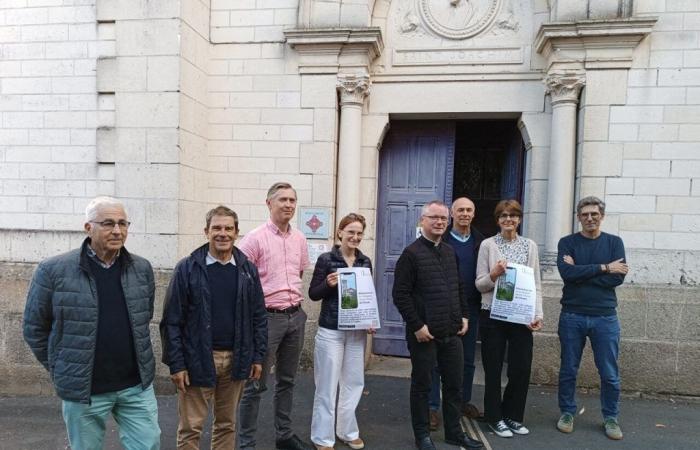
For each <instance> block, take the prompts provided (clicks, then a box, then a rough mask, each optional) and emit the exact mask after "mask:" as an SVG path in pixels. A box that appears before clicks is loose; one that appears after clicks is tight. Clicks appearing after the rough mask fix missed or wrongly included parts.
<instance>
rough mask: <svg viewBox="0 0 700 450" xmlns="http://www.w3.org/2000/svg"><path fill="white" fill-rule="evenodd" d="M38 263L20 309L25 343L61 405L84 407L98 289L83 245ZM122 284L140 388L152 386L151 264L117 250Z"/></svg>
mask: <svg viewBox="0 0 700 450" xmlns="http://www.w3.org/2000/svg"><path fill="white" fill-rule="evenodd" d="M89 242H90V239H89V238H87V239H85V241H83V244H82V246H81V247H80V248H79V249H75V250H72V251H70V252H67V253H64V254H61V255H58V256H54V257H52V258H49V259H46V260H44V261H42V262H41V263H40V264H39V265H38V266H37V268H36V271H35V272H34V275H33V277H32V281H31V283H30V285H29V293H28V295H27V304H26V306H25V308H24V340H25V341H27V344H28V345H29V347H30V348H31V350H32V352H33V353H34V356H36V359H37V360H39V362H40V363H41V364H42V365H43V366H44V368H46V370H48V371H49V373H50V375H51V379H52V381H53V385H54V388H55V389H56V394H57V395H58V396H59V397H60V398H62V399H63V400H68V401H72V402H81V403H89V402H90V390H91V386H92V371H93V364H94V361H95V344H96V342H97V319H98V314H97V307H98V301H97V286H96V284H95V280H94V278H93V276H92V274H91V273H90V265H89V261H88V258H89V256H88V255H87V245H88V243H89ZM119 258H120V259H121V263H122V272H121V284H122V290H123V291H124V299H125V300H126V307H127V311H128V313H129V321H130V323H131V332H132V335H133V336H134V346H135V347H136V348H135V351H136V362H137V364H138V369H139V375H140V376H141V386H142V387H143V388H144V389H145V388H147V387H148V386H150V385H151V383H153V378H154V376H155V358H154V356H153V349H152V347H151V334H150V330H149V324H150V322H151V319H152V318H153V300H154V298H155V283H154V281H153V269H152V268H151V264H150V263H149V262H148V261H147V260H145V259H144V258H141V257H139V256H136V255H133V254H130V253H129V252H128V251H127V250H126V249H125V248H122V249H121V252H120V254H119Z"/></svg>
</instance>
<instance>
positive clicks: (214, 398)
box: [177, 350, 245, 450]
mask: <svg viewBox="0 0 700 450" xmlns="http://www.w3.org/2000/svg"><path fill="white" fill-rule="evenodd" d="M232 360H233V352H231V351H220V350H214V367H215V368H216V386H215V387H213V388H209V387H196V386H188V387H187V391H186V392H184V393H183V392H178V397H177V409H178V414H179V416H180V420H179V423H178V427H177V448H178V450H198V449H199V438H200V437H201V435H202V428H203V426H204V422H206V420H207V416H208V415H209V406H210V405H211V404H213V410H214V420H213V422H214V424H213V427H212V433H211V448H212V450H223V449H226V450H231V449H233V448H234V445H235V441H236V410H237V409H238V403H239V402H240V400H241V393H242V392H243V386H245V380H232V379H231V365H232Z"/></svg>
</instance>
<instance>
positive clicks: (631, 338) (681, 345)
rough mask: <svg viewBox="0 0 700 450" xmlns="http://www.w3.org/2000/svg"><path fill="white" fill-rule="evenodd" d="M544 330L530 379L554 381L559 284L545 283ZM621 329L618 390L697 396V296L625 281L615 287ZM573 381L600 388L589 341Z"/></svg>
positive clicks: (683, 290) (684, 290) (682, 288)
mask: <svg viewBox="0 0 700 450" xmlns="http://www.w3.org/2000/svg"><path fill="white" fill-rule="evenodd" d="M543 289H544V299H543V300H544V315H545V328H544V330H543V332H541V333H537V334H536V335H535V346H534V359H533V364H532V382H533V383H541V384H552V385H556V384H557V382H558V375H559V338H558V336H557V320H558V317H559V311H560V305H559V299H560V298H561V284H560V283H558V282H545V283H544V286H543ZM617 294H618V300H619V310H618V314H619V317H620V325H621V328H622V332H621V335H622V341H621V344H620V360H619V364H620V376H621V379H622V389H623V390H624V391H632V392H655V393H663V394H680V395H691V396H698V395H700V388H699V387H698V384H697V382H696V380H695V379H694V377H693V374H695V373H697V371H698V370H700V357H699V355H700V332H698V330H699V329H700V328H699V327H698V324H699V323H700V299H698V298H697V289H696V288H693V287H687V286H676V287H665V286H664V287H662V286H658V285H638V286H634V285H629V284H626V285H624V286H623V287H621V288H618V290H617ZM578 384H579V386H582V387H591V388H600V378H599V376H598V372H597V370H596V367H595V364H594V362H593V354H592V352H591V349H590V343H589V344H587V346H586V349H585V350H584V357H583V360H582V363H581V370H580V372H579V378H578Z"/></svg>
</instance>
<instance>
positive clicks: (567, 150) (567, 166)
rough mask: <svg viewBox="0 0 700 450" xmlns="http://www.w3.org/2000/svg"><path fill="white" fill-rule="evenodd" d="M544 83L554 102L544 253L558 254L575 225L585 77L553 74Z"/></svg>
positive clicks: (570, 73)
mask: <svg viewBox="0 0 700 450" xmlns="http://www.w3.org/2000/svg"><path fill="white" fill-rule="evenodd" d="M544 82H545V84H546V85H547V92H548V93H549V94H550V96H551V99H552V138H551V141H550V150H549V181H548V185H547V233H546V240H545V253H547V254H556V252H557V243H558V242H559V238H561V237H562V236H564V235H567V234H569V233H571V231H572V226H573V223H572V221H573V215H572V211H573V206H574V205H573V201H574V181H575V179H576V174H575V172H576V105H577V104H578V98H579V94H580V92H581V88H582V87H583V85H584V84H585V77H584V72H583V71H570V72H550V73H549V74H548V75H547V77H546V78H545V80H544Z"/></svg>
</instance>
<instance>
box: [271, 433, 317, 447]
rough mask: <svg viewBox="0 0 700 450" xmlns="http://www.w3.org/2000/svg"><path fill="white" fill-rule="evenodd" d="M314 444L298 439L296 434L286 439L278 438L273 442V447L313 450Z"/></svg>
mask: <svg viewBox="0 0 700 450" xmlns="http://www.w3.org/2000/svg"><path fill="white" fill-rule="evenodd" d="M314 447H315V446H313V445H311V444H307V443H306V442H304V441H302V440H301V439H299V437H298V436H297V435H296V434H293V435H292V437H289V438H287V439H282V440H278V441H277V442H275V448H277V450H315V449H314Z"/></svg>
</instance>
